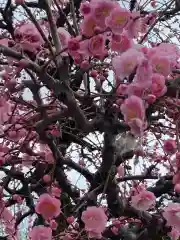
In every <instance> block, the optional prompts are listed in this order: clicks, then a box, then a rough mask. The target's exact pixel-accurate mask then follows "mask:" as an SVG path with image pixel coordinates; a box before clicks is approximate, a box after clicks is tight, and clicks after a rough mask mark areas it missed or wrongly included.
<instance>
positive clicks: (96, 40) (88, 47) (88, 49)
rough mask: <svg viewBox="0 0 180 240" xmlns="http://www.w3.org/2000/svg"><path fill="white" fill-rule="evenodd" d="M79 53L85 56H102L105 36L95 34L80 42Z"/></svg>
mask: <svg viewBox="0 0 180 240" xmlns="http://www.w3.org/2000/svg"><path fill="white" fill-rule="evenodd" d="M79 52H80V53H83V54H85V55H86V56H100V57H101V56H104V55H105V54H106V52H105V38H104V36H103V35H102V34H98V35H95V36H94V37H92V38H90V39H89V40H85V41H83V42H81V43H80V51H79Z"/></svg>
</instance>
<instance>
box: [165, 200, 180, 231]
mask: <svg viewBox="0 0 180 240" xmlns="http://www.w3.org/2000/svg"><path fill="white" fill-rule="evenodd" d="M163 217H164V218H165V219H166V221H167V225H168V226H171V227H174V228H175V229H177V230H178V231H180V204H179V203H169V204H168V206H167V207H165V208H164V212H163Z"/></svg>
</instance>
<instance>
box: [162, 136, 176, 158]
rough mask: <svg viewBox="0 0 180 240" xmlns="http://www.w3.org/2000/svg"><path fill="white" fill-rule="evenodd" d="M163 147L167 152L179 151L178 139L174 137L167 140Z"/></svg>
mask: <svg viewBox="0 0 180 240" xmlns="http://www.w3.org/2000/svg"><path fill="white" fill-rule="evenodd" d="M163 149H164V151H165V152H166V153H167V154H174V153H175V152H176V151H177V145H176V141H175V140H173V139H167V140H165V141H164V145H163Z"/></svg>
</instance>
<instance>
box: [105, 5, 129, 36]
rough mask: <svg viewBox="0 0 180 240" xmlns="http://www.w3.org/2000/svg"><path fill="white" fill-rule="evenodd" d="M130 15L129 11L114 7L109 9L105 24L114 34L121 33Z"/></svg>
mask: <svg viewBox="0 0 180 240" xmlns="http://www.w3.org/2000/svg"><path fill="white" fill-rule="evenodd" d="M130 17H131V12H130V11H128V10H127V9H125V8H121V7H116V8H114V9H113V10H112V11H111V13H110V15H109V17H107V18H106V26H107V27H109V28H110V29H111V31H112V32H113V33H114V34H121V33H122V31H123V28H124V27H125V26H126V25H127V23H128V21H129V20H130Z"/></svg>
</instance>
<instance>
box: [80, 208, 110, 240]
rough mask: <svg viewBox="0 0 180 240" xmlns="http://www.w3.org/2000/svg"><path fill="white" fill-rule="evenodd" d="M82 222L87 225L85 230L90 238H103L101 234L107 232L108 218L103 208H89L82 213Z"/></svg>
mask: <svg viewBox="0 0 180 240" xmlns="http://www.w3.org/2000/svg"><path fill="white" fill-rule="evenodd" d="M81 219H82V221H83V222H84V224H85V229H86V231H87V232H88V234H89V237H90V238H93V237H97V238H100V237H101V233H102V232H103V231H104V230H105V227H106V223H107V216H106V214H105V212H104V210H103V208H101V207H88V208H87V210H86V211H84V212H83V213H82V217H81Z"/></svg>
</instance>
